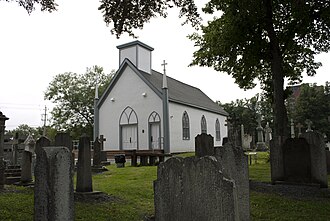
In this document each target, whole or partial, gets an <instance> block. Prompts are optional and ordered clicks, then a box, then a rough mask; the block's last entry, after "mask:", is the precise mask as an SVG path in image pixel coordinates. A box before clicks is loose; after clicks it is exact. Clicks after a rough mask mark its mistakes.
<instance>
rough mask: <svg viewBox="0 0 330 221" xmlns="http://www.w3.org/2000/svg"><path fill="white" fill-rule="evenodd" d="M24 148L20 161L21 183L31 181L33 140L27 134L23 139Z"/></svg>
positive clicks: (33, 151)
mask: <svg viewBox="0 0 330 221" xmlns="http://www.w3.org/2000/svg"><path fill="white" fill-rule="evenodd" d="M24 145H25V149H24V151H23V154H22V162H21V168H22V173H21V183H22V184H27V183H30V182H32V169H34V168H32V156H33V154H34V153H35V140H34V139H33V137H32V136H31V135H29V136H28V137H27V138H26V140H25V141H24Z"/></svg>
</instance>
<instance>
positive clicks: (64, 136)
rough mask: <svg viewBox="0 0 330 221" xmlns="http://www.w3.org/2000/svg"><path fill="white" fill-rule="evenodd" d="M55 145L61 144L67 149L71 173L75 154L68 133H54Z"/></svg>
mask: <svg viewBox="0 0 330 221" xmlns="http://www.w3.org/2000/svg"><path fill="white" fill-rule="evenodd" d="M55 146H57V147H58V146H62V147H66V148H68V149H69V151H70V153H71V163H72V173H74V165H75V155H74V152H73V142H72V138H71V136H70V134H69V133H66V132H58V133H57V134H56V135H55Z"/></svg>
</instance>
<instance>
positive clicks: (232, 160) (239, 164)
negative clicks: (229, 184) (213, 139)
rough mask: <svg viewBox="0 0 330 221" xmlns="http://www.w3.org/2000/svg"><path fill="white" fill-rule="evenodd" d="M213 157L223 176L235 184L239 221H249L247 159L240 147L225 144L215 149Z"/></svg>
mask: <svg viewBox="0 0 330 221" xmlns="http://www.w3.org/2000/svg"><path fill="white" fill-rule="evenodd" d="M215 157H216V158H217V161H218V162H219V164H220V165H221V168H222V169H221V171H222V173H223V175H224V176H225V177H227V178H229V179H231V180H233V181H234V182H235V186H236V191H237V197H238V198H237V206H238V213H239V218H240V219H239V220H241V221H248V220H250V196H249V194H250V190H249V168H248V157H247V156H246V155H245V154H244V151H243V149H242V148H241V147H238V146H234V145H233V144H232V143H230V142H229V143H227V144H225V145H224V146H222V147H216V148H215Z"/></svg>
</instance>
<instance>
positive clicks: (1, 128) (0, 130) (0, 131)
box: [0, 111, 9, 189]
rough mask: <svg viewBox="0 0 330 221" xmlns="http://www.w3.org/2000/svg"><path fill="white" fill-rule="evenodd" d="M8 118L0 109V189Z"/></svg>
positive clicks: (3, 173) (2, 180)
mask: <svg viewBox="0 0 330 221" xmlns="http://www.w3.org/2000/svg"><path fill="white" fill-rule="evenodd" d="M8 119H9V118H8V117H6V116H5V115H4V114H2V112H1V111H0V189H3V187H4V185H5V167H6V166H5V161H4V133H5V122H6V120H8Z"/></svg>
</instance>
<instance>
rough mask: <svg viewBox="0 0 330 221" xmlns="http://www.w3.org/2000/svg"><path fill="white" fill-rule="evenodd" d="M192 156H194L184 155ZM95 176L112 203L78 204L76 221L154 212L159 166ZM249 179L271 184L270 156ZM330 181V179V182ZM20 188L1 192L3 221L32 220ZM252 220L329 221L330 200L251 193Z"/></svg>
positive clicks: (121, 219)
mask: <svg viewBox="0 0 330 221" xmlns="http://www.w3.org/2000/svg"><path fill="white" fill-rule="evenodd" d="M186 155H189V156H190V155H193V153H189V154H185V155H183V156H186ZM108 168H109V171H108V172H105V173H103V174H97V175H94V176H93V187H94V190H99V191H103V192H106V193H108V194H111V195H112V196H114V197H115V198H116V200H114V201H113V202H104V203H79V202H76V203H75V217H76V220H86V221H87V220H88V221H91V220H97V221H103V220H104V221H110V220H111V221H117V220H118V221H125V220H143V217H144V216H146V215H151V214H153V213H154V206H153V181H154V180H155V179H156V173H157V167H156V166H149V167H130V166H126V167H125V168H116V167H115V165H111V166H108ZM249 173H250V179H252V180H258V181H265V182H270V167H269V163H267V154H266V153H259V154H258V161H257V163H255V162H254V161H253V164H252V165H250V166H249ZM329 181H330V179H329ZM6 187H7V188H10V189H14V188H15V189H18V192H16V193H0V220H13V221H29V220H33V191H32V190H31V189H30V188H23V187H13V186H6ZM250 196H251V198H250V200H251V201H250V203H251V218H252V220H302V221H304V220H306V221H307V220H308V221H310V220H330V199H329V200H323V201H312V200H293V199H289V198H286V197H283V196H278V195H272V194H265V193H257V192H253V191H251V192H250Z"/></svg>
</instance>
